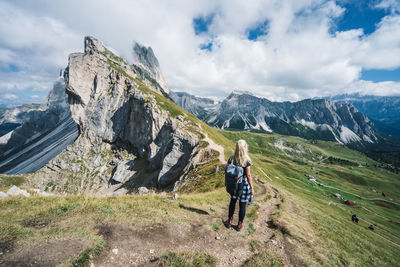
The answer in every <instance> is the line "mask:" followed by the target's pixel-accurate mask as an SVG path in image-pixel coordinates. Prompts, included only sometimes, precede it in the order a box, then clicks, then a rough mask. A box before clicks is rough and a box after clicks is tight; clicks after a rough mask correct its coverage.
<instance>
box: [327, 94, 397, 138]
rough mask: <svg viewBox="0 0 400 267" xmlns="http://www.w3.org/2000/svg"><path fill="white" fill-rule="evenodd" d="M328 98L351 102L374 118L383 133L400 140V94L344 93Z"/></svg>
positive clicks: (375, 123) (373, 120)
mask: <svg viewBox="0 0 400 267" xmlns="http://www.w3.org/2000/svg"><path fill="white" fill-rule="evenodd" d="M327 99H328V100H331V101H335V102H342V103H350V104H352V105H353V106H355V107H356V108H357V109H358V110H359V111H361V112H362V113H363V114H365V115H366V116H367V117H368V118H370V119H371V120H372V122H373V123H374V125H375V127H376V128H377V129H378V130H379V131H380V132H382V133H385V134H387V135H389V136H392V137H395V138H397V139H399V140H400V96H373V95H361V94H358V93H356V94H344V95H337V96H333V97H329V98H327Z"/></svg>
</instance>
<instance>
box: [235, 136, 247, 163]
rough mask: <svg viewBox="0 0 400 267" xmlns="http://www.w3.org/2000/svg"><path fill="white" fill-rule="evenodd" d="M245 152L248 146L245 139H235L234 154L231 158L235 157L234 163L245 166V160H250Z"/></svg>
mask: <svg viewBox="0 0 400 267" xmlns="http://www.w3.org/2000/svg"><path fill="white" fill-rule="evenodd" d="M247 152H248V147H247V143H246V141H245V140H239V141H237V143H236V149H235V154H234V155H233V158H234V159H235V161H236V164H237V165H238V166H242V167H245V166H246V164H247V162H251V159H250V157H249V155H248V154H247Z"/></svg>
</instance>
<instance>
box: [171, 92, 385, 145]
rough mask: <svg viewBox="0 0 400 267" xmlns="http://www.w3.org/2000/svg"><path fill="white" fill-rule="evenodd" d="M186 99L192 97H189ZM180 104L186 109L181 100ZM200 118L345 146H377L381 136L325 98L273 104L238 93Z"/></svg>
mask: <svg viewBox="0 0 400 267" xmlns="http://www.w3.org/2000/svg"><path fill="white" fill-rule="evenodd" d="M181 98H182V97H181ZM185 98H190V97H189V96H188V95H185ZM192 99H196V97H192ZM176 102H177V103H178V104H179V105H181V106H182V107H185V106H184V105H182V102H181V101H180V99H178V100H176ZM186 102H188V100H186ZM195 104H196V102H195V101H192V102H191V109H195V107H194V105H195ZM207 111H208V112H207ZM198 115H199V118H200V119H202V120H204V121H205V122H207V123H208V124H210V125H213V126H216V127H218V128H221V129H239V130H253V131H261V132H269V133H271V132H274V133H279V134H288V135H296V136H301V137H304V138H308V139H322V140H329V141H337V142H339V143H343V144H352V143H375V142H377V141H378V136H379V134H378V133H377V131H376V129H375V127H374V125H373V124H372V123H371V121H370V120H369V119H368V118H367V117H365V116H364V115H363V114H362V113H361V112H359V111H358V110H357V109H356V108H355V107H354V106H353V105H351V104H346V103H335V102H331V101H329V100H321V99H319V100H312V99H306V100H302V101H298V102H293V103H292V102H271V101H269V100H268V99H265V98H259V97H256V96H254V95H252V94H249V93H247V92H240V91H234V92H232V93H231V94H230V95H229V96H228V97H227V98H225V99H224V100H223V101H222V102H221V103H218V104H215V105H214V106H211V105H210V106H209V107H208V110H205V112H203V113H202V114H198Z"/></svg>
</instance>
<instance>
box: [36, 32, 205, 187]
mask: <svg viewBox="0 0 400 267" xmlns="http://www.w3.org/2000/svg"><path fill="white" fill-rule="evenodd" d="M150 52H151V56H149V55H147V58H150V59H151V58H152V57H154V54H153V52H152V51H151V50H150ZM155 63H157V64H158V62H157V61H156V59H155V61H154V59H153V62H152V64H155ZM149 66H151V65H149ZM157 66H158V65H157ZM144 71H146V70H143V69H138V65H136V66H130V65H128V64H127V63H126V62H125V61H124V60H123V59H121V58H118V57H117V56H115V55H114V54H112V53H111V52H110V51H109V50H108V49H107V48H106V47H104V46H103V45H102V44H101V42H99V41H98V40H96V39H94V38H92V37H86V38H85V53H74V54H71V55H70V57H69V64H68V67H67V68H66V70H65V74H64V77H65V81H66V93H67V94H68V99H69V104H70V109H71V116H72V118H73V120H74V121H75V122H76V124H78V126H79V130H80V135H79V137H78V139H77V140H76V141H75V142H74V143H73V144H72V145H70V146H68V147H67V149H66V150H65V151H63V152H62V153H61V154H60V155H58V156H57V157H56V158H54V159H53V160H51V161H50V162H49V163H48V164H47V165H46V167H45V168H43V169H41V170H40V171H39V172H37V173H35V174H34V175H32V177H31V180H30V181H31V183H32V184H34V185H35V187H39V188H44V189H45V188H46V187H47V188H50V189H53V190H60V191H62V190H66V191H69V192H71V191H76V192H92V193H94V192H97V193H100V194H107V193H112V191H115V190H119V189H122V188H124V189H125V190H126V189H128V190H131V189H132V188H133V187H135V188H138V187H140V186H146V187H153V188H154V187H156V188H160V189H172V188H174V183H175V182H177V181H178V180H179V179H182V177H184V175H185V173H187V172H188V171H189V170H190V167H191V164H192V159H193V158H194V157H195V156H196V155H197V153H198V152H199V149H200V148H199V141H200V138H201V135H198V134H194V133H193V132H191V131H189V130H188V129H189V128H190V127H195V128H196V127H197V126H196V125H195V124H193V122H191V121H189V120H187V119H185V117H186V115H185V114H183V113H182V114H181V115H180V116H177V117H176V118H175V117H174V116H172V115H171V112H170V111H168V107H169V106H168V105H174V104H173V103H172V102H169V100H168V99H166V98H164V97H162V96H160V95H158V94H157V93H156V92H161V93H162V91H160V87H159V86H158V84H154V81H153V80H151V79H150V80H148V79H146V76H145V75H143V73H144ZM161 98H162V99H161ZM198 131H199V132H201V130H200V129H198ZM114 193H115V192H114Z"/></svg>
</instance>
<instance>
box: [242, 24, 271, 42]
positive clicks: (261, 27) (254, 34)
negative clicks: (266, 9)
mask: <svg viewBox="0 0 400 267" xmlns="http://www.w3.org/2000/svg"><path fill="white" fill-rule="evenodd" d="M268 26H269V23H268V20H265V21H264V22H262V23H260V24H257V25H256V27H254V28H249V29H247V30H246V33H247V39H249V40H250V41H255V40H257V38H258V37H260V36H263V35H267V34H268Z"/></svg>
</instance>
